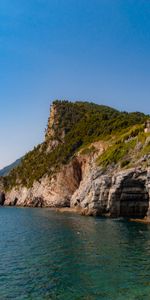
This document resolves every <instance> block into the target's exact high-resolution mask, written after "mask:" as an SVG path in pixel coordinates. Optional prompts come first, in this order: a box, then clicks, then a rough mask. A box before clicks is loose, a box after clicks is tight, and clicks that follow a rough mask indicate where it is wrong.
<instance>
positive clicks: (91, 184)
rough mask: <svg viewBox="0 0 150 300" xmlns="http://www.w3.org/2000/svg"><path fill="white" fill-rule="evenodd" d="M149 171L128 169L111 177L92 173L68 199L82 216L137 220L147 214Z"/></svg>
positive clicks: (97, 172)
mask: <svg viewBox="0 0 150 300" xmlns="http://www.w3.org/2000/svg"><path fill="white" fill-rule="evenodd" d="M149 198H150V171H149V170H145V171H142V170H136V169H129V170H125V171H120V172H118V173H114V174H112V175H109V174H105V175H104V174H102V171H101V170H100V169H99V170H93V172H92V173H89V174H88V175H87V177H86V178H84V180H83V181H82V182H81V184H80V187H79V189H78V190H77V191H76V192H75V193H74V194H73V196H72V198H71V206H72V207H80V208H81V209H82V211H83V214H87V215H109V216H111V217H139V218H143V217H144V216H146V215H147V214H149Z"/></svg>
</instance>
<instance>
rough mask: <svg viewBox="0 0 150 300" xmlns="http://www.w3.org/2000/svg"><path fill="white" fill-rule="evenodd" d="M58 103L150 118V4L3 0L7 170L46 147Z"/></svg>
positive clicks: (0, 38) (1, 108) (142, 0)
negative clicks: (40, 145)
mask: <svg viewBox="0 0 150 300" xmlns="http://www.w3.org/2000/svg"><path fill="white" fill-rule="evenodd" d="M53 99H69V100H88V101H94V102H97V103H102V104H105V105H110V106H114V107H116V108H118V109H120V110H128V111H137V110H138V111H144V112H146V113H150V104H149V103H150V1H149V0H132V1H131V0H114V1H113V0H13V1H12V0H0V112H1V114H0V139H1V147H0V167H2V166H4V165H7V164H9V163H10V162H12V161H14V160H15V159H16V158H18V157H20V156H22V155H23V154H24V153H25V152H27V151H28V150H29V149H32V148H33V146H34V145H36V144H38V143H40V142H41V141H42V139H43V136H44V128H45V127H46V123H47V118H48V115H49V106H50V103H51V101H52V100H53Z"/></svg>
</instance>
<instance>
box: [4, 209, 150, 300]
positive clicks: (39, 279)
mask: <svg viewBox="0 0 150 300" xmlns="http://www.w3.org/2000/svg"><path fill="white" fill-rule="evenodd" d="M5 299H17V300H23V299H31V300H36V299H37V300H38V299H39V300H43V299H50V300H57V299H58V300H101V299H103V300H104V299H105V300H109V299H113V300H117V299H119V300H131V299H136V300H144V299H150V225H148V224H141V223H136V222H129V221H127V220H124V219H109V218H98V217H96V218H94V217H84V216H80V215H78V214H74V213H68V212H65V213H61V212H56V211H53V210H50V209H45V208H42V209H41V208H16V207H1V208H0V300H5Z"/></svg>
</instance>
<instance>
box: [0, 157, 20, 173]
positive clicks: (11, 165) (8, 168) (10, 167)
mask: <svg viewBox="0 0 150 300" xmlns="http://www.w3.org/2000/svg"><path fill="white" fill-rule="evenodd" d="M21 159H22V158H19V159H17V160H16V161H15V162H13V163H12V164H10V165H9V166H6V167H5V168H3V169H1V170H0V176H7V175H8V174H9V172H10V171H11V170H13V169H14V168H16V167H17V166H19V164H20V162H21Z"/></svg>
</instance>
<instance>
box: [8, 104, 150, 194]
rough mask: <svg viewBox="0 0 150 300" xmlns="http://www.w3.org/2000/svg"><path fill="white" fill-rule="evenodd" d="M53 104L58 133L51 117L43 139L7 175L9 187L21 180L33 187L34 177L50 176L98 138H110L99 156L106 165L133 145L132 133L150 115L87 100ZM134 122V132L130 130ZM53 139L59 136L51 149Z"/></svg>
mask: <svg viewBox="0 0 150 300" xmlns="http://www.w3.org/2000/svg"><path fill="white" fill-rule="evenodd" d="M53 107H55V110H56V114H57V118H56V119H57V120H56V121H55V123H53V124H51V129H53V131H54V133H55V134H54V135H53V136H52V135H49V132H50V130H49V124H50V119H49V121H48V129H47V132H46V139H45V141H44V143H43V144H41V145H38V146H37V147H35V148H34V149H33V150H32V151H30V152H29V153H27V154H26V155H25V156H24V158H23V159H22V161H21V164H20V165H19V166H18V167H17V168H15V169H14V170H12V171H11V172H10V174H9V175H8V176H7V177H5V187H6V188H11V187H13V186H15V185H20V184H21V185H23V186H27V187H31V186H32V185H33V182H34V181H35V180H40V179H41V178H42V176H44V175H45V174H48V175H49V176H51V175H52V174H53V173H54V172H56V171H57V170H58V169H59V168H60V166H61V165H62V164H66V163H68V161H69V160H70V159H71V158H72V157H73V156H74V155H75V153H76V152H77V151H78V150H79V149H80V148H81V147H82V148H83V149H84V147H86V146H87V145H89V144H90V143H91V142H93V141H97V140H108V139H109V140H110V147H109V149H108V151H106V153H104V156H103V155H102V157H101V158H100V159H99V163H100V164H103V166H105V167H107V166H108V164H110V163H112V162H114V163H117V162H118V161H119V160H120V159H122V158H123V157H124V156H125V155H126V154H127V153H128V151H129V149H130V148H132V149H133V148H134V146H135V142H134V138H135V137H134V136H133V137H132V135H135V136H137V134H139V133H140V131H141V130H143V129H141V128H143V125H142V124H144V122H145V120H146V119H147V117H146V116H145V115H144V114H142V113H139V112H136V113H127V112H119V111H118V110H116V109H113V108H111V107H108V106H103V105H97V104H94V103H88V102H75V103H72V102H68V101H58V100H57V101H54V103H53ZM51 123H52V122H51ZM135 125H136V126H137V127H136V126H135ZM133 126H135V128H134V131H135V132H134V133H131V132H132V128H133ZM136 130H137V133H136ZM62 131H63V133H64V135H63V139H62ZM126 134H129V135H131V137H132V139H131V141H129V143H125V142H124V141H125V140H123V138H124V139H127V138H125V135H126ZM60 135H61V138H60ZM114 137H115V142H114ZM129 138H130V137H129ZM52 140H57V141H58V144H57V146H56V147H55V148H54V149H53V150H52V151H49V150H48V149H49V147H50V143H51V141H52Z"/></svg>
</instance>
